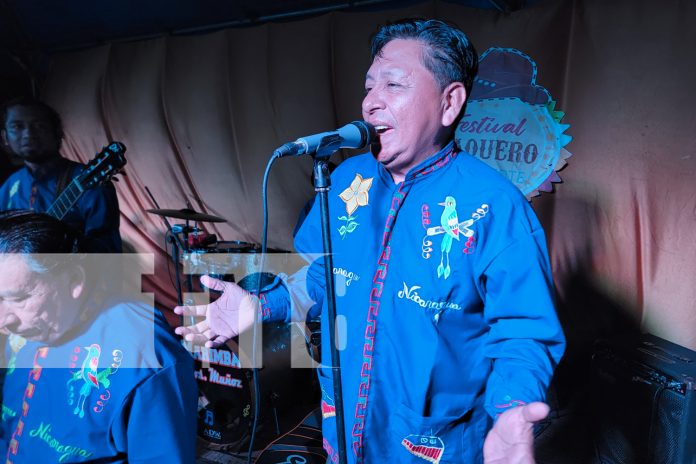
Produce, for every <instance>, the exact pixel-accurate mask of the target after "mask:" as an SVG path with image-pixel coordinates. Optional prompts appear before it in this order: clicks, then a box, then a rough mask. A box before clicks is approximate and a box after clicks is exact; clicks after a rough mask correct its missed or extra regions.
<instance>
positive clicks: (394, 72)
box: [365, 69, 406, 81]
mask: <svg viewBox="0 0 696 464" xmlns="http://www.w3.org/2000/svg"><path fill="white" fill-rule="evenodd" d="M380 75H383V76H386V77H402V76H405V75H406V73H405V72H403V71H400V70H397V69H385V70H384V71H382V72H380ZM365 80H366V81H367V80H375V78H374V77H373V76H372V75H371V74H370V73H367V74H366V75H365Z"/></svg>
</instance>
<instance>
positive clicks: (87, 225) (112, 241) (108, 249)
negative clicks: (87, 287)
mask: <svg viewBox="0 0 696 464" xmlns="http://www.w3.org/2000/svg"><path fill="white" fill-rule="evenodd" d="M61 167H62V168H64V169H70V171H71V174H70V180H72V178H74V177H76V176H77V175H78V174H79V173H80V172H82V170H83V169H84V165H82V164H80V163H76V162H74V161H70V160H64V162H63V163H62V164H61ZM61 175H62V170H56V171H53V172H50V173H48V174H46V175H45V176H42V177H34V175H33V174H32V172H31V171H30V170H29V169H27V168H26V167H23V168H21V169H19V170H18V171H16V172H15V173H13V174H12V175H11V176H10V177H9V178H8V179H7V180H6V181H5V183H4V184H3V185H2V187H0V210H10V209H33V210H34V211H37V212H46V211H48V209H49V208H50V207H51V205H52V204H53V202H54V201H55V200H56V189H57V184H58V181H59V179H60V177H61ZM63 220H64V221H65V222H67V223H68V224H70V225H72V226H73V227H75V228H76V229H77V230H79V231H81V232H82V233H83V234H85V235H86V236H87V237H88V238H89V239H90V241H91V242H90V245H91V250H90V251H93V252H101V253H120V252H121V236H120V235H119V232H118V228H119V209H118V198H117V197H116V190H115V189H114V186H113V185H111V184H110V183H108V184H106V185H104V186H100V187H96V188H93V189H89V190H85V191H84V192H83V193H82V196H81V197H80V199H79V200H78V201H77V203H76V204H75V206H74V207H73V208H72V209H71V210H70V211H68V213H67V214H66V216H65V217H64V218H63Z"/></svg>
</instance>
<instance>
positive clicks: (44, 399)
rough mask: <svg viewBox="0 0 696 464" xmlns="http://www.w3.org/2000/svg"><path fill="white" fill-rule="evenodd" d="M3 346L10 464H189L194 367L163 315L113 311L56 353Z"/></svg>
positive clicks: (13, 341)
mask: <svg viewBox="0 0 696 464" xmlns="http://www.w3.org/2000/svg"><path fill="white" fill-rule="evenodd" d="M6 345H7V346H6V349H5V360H6V362H7V363H8V364H7V369H5V371H6V372H5V381H4V385H3V404H2V421H1V423H0V449H1V450H2V453H3V454H4V456H6V458H5V459H6V462H7V463H27V464H28V463H68V462H70V463H82V462H85V463H92V462H94V463H96V462H100V463H102V462H109V463H126V462H129V463H146V462H147V463H150V462H167V463H172V464H173V463H182V464H190V463H192V462H195V440H196V408H197V404H196V403H197V396H198V394H197V387H196V383H195V380H194V376H193V360H192V358H191V356H190V355H189V354H188V353H187V352H186V351H185V350H184V348H183V347H182V346H181V345H180V343H179V342H178V341H177V338H176V336H175V335H174V334H173V332H172V331H171V329H170V328H169V326H168V325H167V322H166V321H165V320H164V317H163V316H162V314H161V313H160V312H159V311H156V310H154V309H152V308H151V307H148V306H146V305H143V304H140V303H128V304H118V305H114V306H111V307H110V308H109V309H108V310H106V311H105V312H104V313H102V314H100V315H99V316H98V317H97V318H96V320H95V321H94V323H92V324H91V326H90V327H89V328H88V329H87V330H85V331H84V332H82V333H80V334H76V336H75V337H73V338H71V339H70V340H69V341H66V342H63V343H60V344H58V345H56V346H51V347H47V346H46V345H43V344H39V343H36V342H31V341H26V340H25V339H23V338H21V337H17V336H13V335H11V336H10V337H9V340H8V343H7V344H6Z"/></svg>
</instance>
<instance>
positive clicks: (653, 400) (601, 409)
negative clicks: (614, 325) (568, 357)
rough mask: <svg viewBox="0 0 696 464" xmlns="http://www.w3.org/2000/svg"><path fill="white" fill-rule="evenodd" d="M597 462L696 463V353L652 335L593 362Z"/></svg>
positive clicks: (634, 338)
mask: <svg viewBox="0 0 696 464" xmlns="http://www.w3.org/2000/svg"><path fill="white" fill-rule="evenodd" d="M591 385H592V396H591V398H592V400H593V401H592V404H591V405H590V407H591V408H592V410H593V416H594V424H596V428H595V430H594V446H595V457H596V459H595V463H600V464H696V392H695V390H696V352H694V351H691V350H689V349H687V348H684V347H682V346H679V345H676V344H674V343H670V342H668V341H666V340H663V339H661V338H658V337H655V336H654V335H650V334H641V335H631V336H624V337H618V338H614V339H611V340H601V341H599V342H598V343H597V344H596V345H595V350H594V354H593V358H592V379H591Z"/></svg>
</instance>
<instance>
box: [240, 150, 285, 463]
mask: <svg viewBox="0 0 696 464" xmlns="http://www.w3.org/2000/svg"><path fill="white" fill-rule="evenodd" d="M278 158H280V156H279V155H278V154H277V153H273V155H272V156H271V159H270V160H268V164H267V165H266V171H265V172H264V173H263V182H262V186H261V201H262V203H263V228H262V238H261V259H260V260H259V269H258V273H257V279H256V297H257V298H258V299H259V301H260V298H261V287H262V280H261V279H262V277H263V266H264V264H265V261H266V250H267V248H268V175H269V174H270V172H271V166H273V163H274V162H275V160H277V159H278ZM258 309H259V310H260V309H261V306H260V305H259V308H258ZM258 317H259V311H257V310H256V309H255V310H254V325H253V326H252V327H253V328H252V351H251V372H252V377H253V384H254V420H253V421H252V425H251V436H250V438H249V449H248V455H247V464H251V463H252V462H253V461H252V459H251V457H252V453H253V451H254V439H255V438H256V428H257V426H258V421H259V413H260V404H261V388H260V384H259V375H258V368H257V367H256V344H257V339H258V330H259V329H258V322H259V320H258ZM261 322H262V323H263V319H262V320H261Z"/></svg>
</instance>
